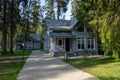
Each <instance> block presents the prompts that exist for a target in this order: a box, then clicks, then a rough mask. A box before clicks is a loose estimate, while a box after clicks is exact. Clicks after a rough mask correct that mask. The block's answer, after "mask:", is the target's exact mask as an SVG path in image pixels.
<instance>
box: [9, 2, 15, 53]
mask: <svg viewBox="0 0 120 80" xmlns="http://www.w3.org/2000/svg"><path fill="white" fill-rule="evenodd" d="M13 11H14V0H12V3H11V25H10V53H13V35H14V26H15V25H13V23H14V21H13V14H14V12H13Z"/></svg>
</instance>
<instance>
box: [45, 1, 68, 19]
mask: <svg viewBox="0 0 120 80" xmlns="http://www.w3.org/2000/svg"><path fill="white" fill-rule="evenodd" d="M68 3H69V0H46V17H49V18H53V19H54V18H55V16H57V17H56V19H62V18H64V13H65V12H66V11H67V5H68ZM55 10H57V11H55Z"/></svg>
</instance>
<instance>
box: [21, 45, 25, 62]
mask: <svg viewBox="0 0 120 80" xmlns="http://www.w3.org/2000/svg"><path fill="white" fill-rule="evenodd" d="M24 46H25V45H24V43H22V59H23V60H24Z"/></svg>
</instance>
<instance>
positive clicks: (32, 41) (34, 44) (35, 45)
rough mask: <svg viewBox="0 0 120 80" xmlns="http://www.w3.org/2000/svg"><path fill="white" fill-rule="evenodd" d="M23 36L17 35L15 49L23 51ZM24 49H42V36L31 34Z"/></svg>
mask: <svg viewBox="0 0 120 80" xmlns="http://www.w3.org/2000/svg"><path fill="white" fill-rule="evenodd" d="M22 43H23V40H22V36H21V35H16V37H15V47H16V49H17V50H21V49H22ZM24 49H26V50H39V49H40V35H39V34H30V35H29V36H28V38H27V41H26V42H24Z"/></svg>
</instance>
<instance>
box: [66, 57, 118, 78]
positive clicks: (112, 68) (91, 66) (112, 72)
mask: <svg viewBox="0 0 120 80" xmlns="http://www.w3.org/2000/svg"><path fill="white" fill-rule="evenodd" d="M64 61H65V62H67V63H69V64H71V65H73V66H75V67H76V68H79V69H81V70H83V71H85V72H88V73H90V74H92V75H94V76H96V77H98V78H99V79H100V80H120V73H119V72H120V69H119V68H120V66H118V65H120V61H118V62H116V61H115V60H114V59H113V58H111V57H96V58H87V59H68V60H64Z"/></svg>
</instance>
